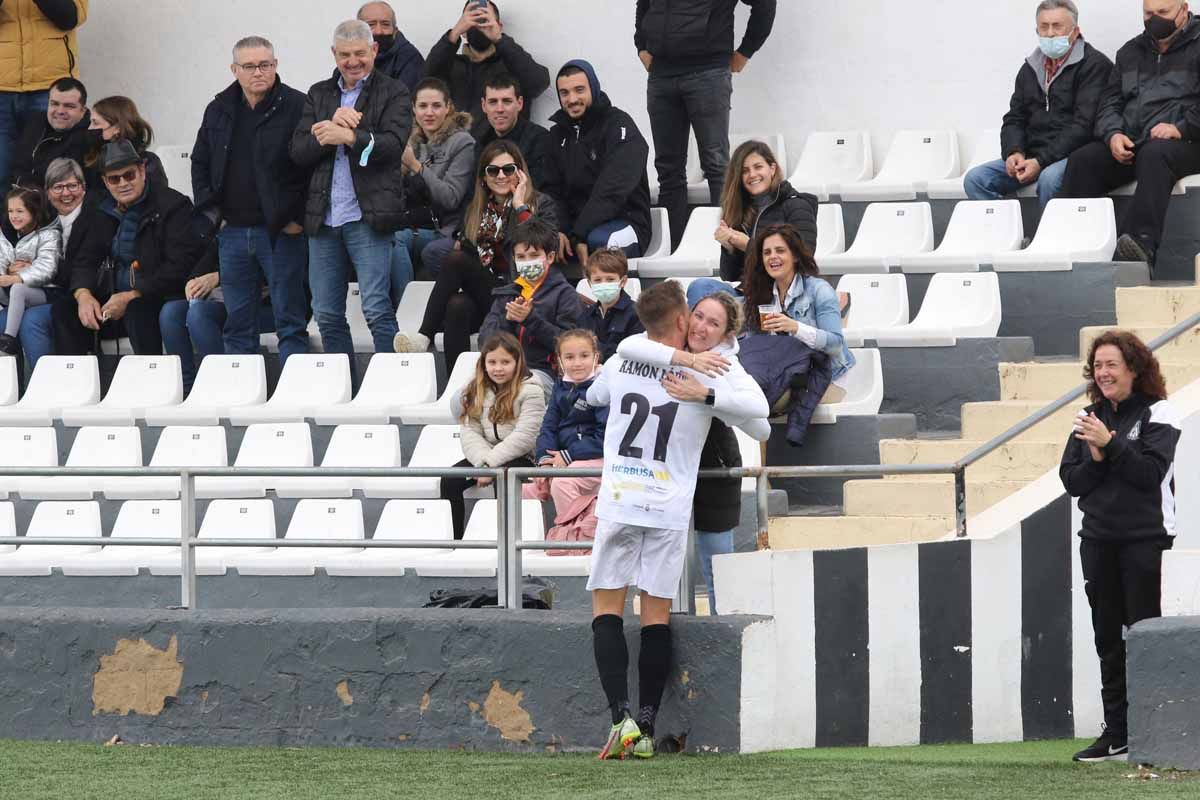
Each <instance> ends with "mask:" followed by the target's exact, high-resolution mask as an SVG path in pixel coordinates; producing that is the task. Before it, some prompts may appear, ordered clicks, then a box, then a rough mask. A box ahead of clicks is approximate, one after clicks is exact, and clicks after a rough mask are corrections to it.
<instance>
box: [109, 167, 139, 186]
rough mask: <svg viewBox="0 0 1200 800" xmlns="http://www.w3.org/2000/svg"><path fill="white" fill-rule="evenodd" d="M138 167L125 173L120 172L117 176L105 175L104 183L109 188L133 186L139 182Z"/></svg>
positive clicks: (131, 168)
mask: <svg viewBox="0 0 1200 800" xmlns="http://www.w3.org/2000/svg"><path fill="white" fill-rule="evenodd" d="M137 176H138V171H137V167H130V168H129V169H127V170H125V171H124V172H118V173H117V174H116V175H105V176H104V182H105V183H107V184H108V185H109V186H120V185H121V184H122V183H128V184H132V183H133V182H134V181H136V180H137Z"/></svg>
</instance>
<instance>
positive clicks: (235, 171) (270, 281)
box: [192, 36, 308, 362]
mask: <svg viewBox="0 0 1200 800" xmlns="http://www.w3.org/2000/svg"><path fill="white" fill-rule="evenodd" d="M277 65H278V62H277V61H276V60H275V48H274V46H273V45H272V44H271V43H270V42H269V41H267V40H266V39H263V38H262V37H259V36H248V37H246V38H244V39H242V40H241V41H239V42H238V43H237V44H235V45H234V47H233V63H232V64H231V65H230V70H231V71H232V72H233V76H234V82H233V83H232V84H230V85H229V86H228V87H227V88H226V89H225V90H224V91H222V92H221V93H220V94H218V95H217V96H216V98H215V99H214V100H213V101H212V102H211V103H209V104H208V108H207V109H206V110H205V112H204V121H203V122H202V123H201V125H200V132H199V133H198V134H197V135H196V144H195V145H194V146H193V147H192V196H193V197H194V198H195V201H196V210H197V211H199V212H201V213H202V214H204V216H205V217H207V218H208V219H209V220H210V221H211V222H212V223H214V225H215V226H218V227H219V228H220V233H219V234H218V235H217V238H218V241H219V244H220V256H219V259H220V275H221V288H222V293H223V294H224V298H225V310H226V317H225V329H224V337H223V338H224V343H225V352H226V353H231V354H252V353H257V352H258V349H259V341H258V330H259V324H258V314H259V306H260V305H261V301H262V290H263V285H264V284H265V285H266V287H267V289H268V291H269V292H270V295H271V308H272V311H273V313H274V315H275V330H276V331H277V332H278V334H279V358H280V360H281V361H284V362H286V360H287V358H288V356H290V355H292V354H293V353H307V352H308V330H307V327H306V320H305V312H306V311H307V303H308V300H307V298H306V297H305V295H304V268H305V266H306V262H307V243H306V241H305V239H304V228H303V226H302V225H301V222H300V221H301V220H303V219H304V201H305V196H304V189H305V178H306V176H305V174H304V172H303V170H301V169H300V168H299V167H297V166H296V165H295V164H294V163H293V162H292V160H291V157H290V156H289V155H288V145H289V143H290V142H291V138H292V132H293V131H294V130H296V125H297V124H298V123H299V122H300V115H301V114H302V113H304V95H303V94H301V93H300V92H298V91H296V90H295V89H293V88H291V87H290V86H288V85H287V84H285V83H284V82H283V81H282V80H281V79H280V78H279V75H278V74H277V72H276V69H277Z"/></svg>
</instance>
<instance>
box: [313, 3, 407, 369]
mask: <svg viewBox="0 0 1200 800" xmlns="http://www.w3.org/2000/svg"><path fill="white" fill-rule="evenodd" d="M333 38H334V46H333V48H332V50H333V56H334V60H335V61H336V63H337V70H336V71H335V72H334V74H333V77H331V78H328V79H327V80H323V81H321V82H320V83H316V84H314V85H313V87H312V88H311V89H309V90H308V98H307V99H306V100H305V103H304V113H303V114H302V116H301V118H300V123H299V125H298V126H297V127H296V131H295V133H294V134H293V135H292V144H291V154H292V160H293V161H295V162H296V164H298V165H299V166H300V167H302V168H304V169H308V170H311V171H312V177H311V178H310V180H309V183H308V200H307V204H306V207H305V213H304V230H305V232H307V233H308V237H309V239H308V261H309V264H308V279H309V284H310V286H311V288H312V295H313V300H312V303H313V316H314V317H315V318H316V320H317V325H318V327H319V328H320V331H321V340H322V343H323V345H324V348H325V352H327V353H346V354H347V355H350V354H353V352H354V343H353V341H352V340H351V338H350V325H349V324H348V323H347V321H346V292H347V289H348V288H349V282H350V269H351V267H352V266H353V268H354V271H355V272H356V273H357V275H358V287H359V291H360V296H361V298H362V307H363V315H364V316H365V317H366V318H367V325H368V327H369V328H370V329H371V338H372V339H373V340H374V344H375V352H378V353H389V352H392V339H393V337H395V335H396V330H397V327H396V308H395V306H393V305H392V300H391V260H392V242H393V238H394V237H393V234H394V233H395V232H396V231H397V230H398V229H399V228H400V226H401V224H403V222H404V186H403V182H402V179H401V174H400V162H401V158H402V157H403V155H404V148H405V146H406V144H407V142H408V136H409V133H410V132H411V130H412V103H411V100H410V95H409V92H408V88H407V87H406V86H405V85H404V84H403V83H400V82H399V81H396V80H392V79H391V78H389V77H388V76H387V75H383V74H381V73H379V72H377V71H376V70H375V54H376V51H377V49H378V45H376V44H375V40H374V38H373V37H372V36H371V28H370V27H369V26H368V25H367V23H365V22H363V21H361V20H348V21H346V22H343V23H342V24H340V25H338V27H337V29H336V31H335V32H334V37H333Z"/></svg>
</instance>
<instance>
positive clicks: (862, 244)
mask: <svg viewBox="0 0 1200 800" xmlns="http://www.w3.org/2000/svg"><path fill="white" fill-rule="evenodd" d="M933 240H934V234H933V216H932V212H931V211H930V208H929V203H871V205H869V206H867V210H866V212H865V213H864V214H863V219H862V224H861V225H860V226H859V228H858V234H857V235H856V236H855V237H854V242H853V243H852V244H851V245H850V246H849V247H848V248H846V252H844V253H830V254H828V255H825V256H823V257H822V258H821V260H820V262H819V266H820V268H821V272H823V273H825V274H827V275H841V274H845V273H847V272H887V271H888V267H890V266H891V265H893V264H895V263H897V262H898V261H899V259H901V258H903V257H904V256H908V255H914V254H917V253H928V252H931V251H932V250H933Z"/></svg>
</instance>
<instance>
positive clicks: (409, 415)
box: [400, 351, 479, 425]
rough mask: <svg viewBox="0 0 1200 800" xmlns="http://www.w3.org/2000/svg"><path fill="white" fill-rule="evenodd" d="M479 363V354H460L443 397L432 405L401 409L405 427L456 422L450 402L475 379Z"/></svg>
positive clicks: (422, 404) (448, 379)
mask: <svg viewBox="0 0 1200 800" xmlns="http://www.w3.org/2000/svg"><path fill="white" fill-rule="evenodd" d="M477 363H479V353H477V352H473V351H472V352H469V353H462V354H460V355H459V357H458V361H456V362H454V369H452V370H450V376H449V378H447V379H446V389H445V391H443V392H442V394H441V396H440V397H438V399H437V400H434V401H433V402H432V403H420V404H418V405H413V406H406V407H404V408H401V409H400V419H401V421H402V422H403V423H404V424H405V425H449V424H451V423H453V422H455V419H454V414H453V413H452V412H451V410H450V400H451V398H453V397H454V395H455V394H456V393H458V392H460V391H462V389H463V388H464V387H466V385H467V384H468V383H470V382H471V380H472V378H474V377H475V365H476V364H477Z"/></svg>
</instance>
